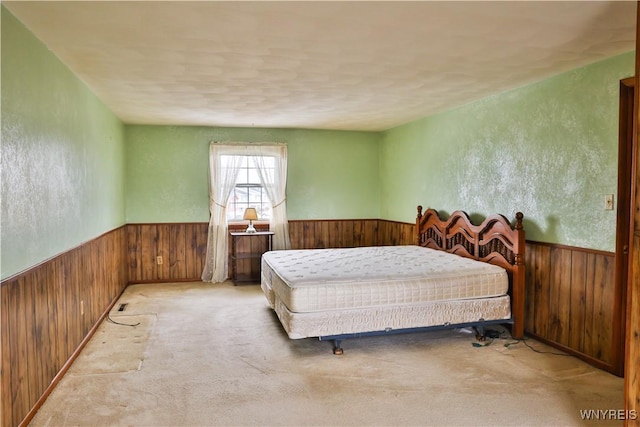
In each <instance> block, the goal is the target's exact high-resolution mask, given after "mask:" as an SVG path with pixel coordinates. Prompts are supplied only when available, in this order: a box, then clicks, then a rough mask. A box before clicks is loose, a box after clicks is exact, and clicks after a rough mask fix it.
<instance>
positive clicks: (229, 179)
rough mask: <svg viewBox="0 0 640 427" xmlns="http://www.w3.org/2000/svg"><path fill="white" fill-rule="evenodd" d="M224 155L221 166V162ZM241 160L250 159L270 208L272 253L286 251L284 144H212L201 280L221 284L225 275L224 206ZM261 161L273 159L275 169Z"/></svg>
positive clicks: (226, 246) (226, 249)
mask: <svg viewBox="0 0 640 427" xmlns="http://www.w3.org/2000/svg"><path fill="white" fill-rule="evenodd" d="M223 155H224V159H225V162H224V163H223V162H222V156H223ZM243 156H252V157H253V158H254V161H255V165H256V168H257V169H258V174H259V177H260V181H261V184H262V185H263V186H264V188H265V191H266V192H267V196H268V197H269V201H270V202H271V205H272V218H271V222H270V229H271V231H273V232H274V233H275V234H274V235H273V240H272V244H273V249H290V248H291V240H290V239H289V220H288V219H287V205H286V197H285V194H286V188H287V146H286V145H284V144H261V143H252V144H246V143H244V144H242V143H225V144H223V143H219V142H212V143H211V145H210V148H209V173H210V178H209V210H210V213H211V218H210V220H209V234H208V237H207V255H206V259H205V267H204V271H203V272H202V280H203V281H205V282H213V283H218V282H223V281H225V280H226V279H227V277H228V274H229V271H228V254H229V248H228V243H229V239H228V232H229V229H228V227H227V202H228V201H229V196H230V194H231V191H232V190H233V188H234V186H235V183H236V179H237V177H238V172H239V170H240V164H241V162H242V159H243ZM265 157H273V158H274V159H275V168H270V167H268V165H267V164H266V162H265Z"/></svg>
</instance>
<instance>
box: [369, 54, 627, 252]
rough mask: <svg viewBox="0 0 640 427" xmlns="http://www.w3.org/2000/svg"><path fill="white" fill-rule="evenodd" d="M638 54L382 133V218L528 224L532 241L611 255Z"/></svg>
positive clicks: (557, 77) (606, 61) (529, 237)
mask: <svg viewBox="0 0 640 427" xmlns="http://www.w3.org/2000/svg"><path fill="white" fill-rule="evenodd" d="M634 61H635V56H634V53H633V52H630V53H627V54H624V55H620V56H617V57H614V58H611V59H608V60H605V61H602V62H598V63H595V64H592V65H590V66H587V67H584V68H580V69H576V70H573V71H570V72H567V73H564V74H561V75H558V76H556V77H553V78H550V79H547V80H544V81H541V82H538V83H535V84H532V85H529V86H526V87H523V88H519V89H516V90H512V91H509V92H506V93H502V94H498V95H494V96H491V97H488V98H485V99H482V100H480V101H478V102H475V103H472V104H470V105H466V106H463V107H460V108H457V109H454V110H452V111H448V112H445V113H441V114H438V115H434V116H431V117H427V118H424V119H421V120H418V121H414V122H411V123H409V124H406V125H404V126H400V127H397V128H394V129H391V130H388V131H386V132H384V134H383V136H382V141H381V145H380V182H381V198H380V199H381V201H382V202H381V208H380V212H381V216H382V218H386V219H392V220H400V221H408V222H412V221H414V220H415V207H416V205H418V204H422V205H423V206H425V207H433V208H436V209H438V210H442V211H444V212H445V213H450V212H452V211H453V210H456V209H464V210H466V211H467V212H468V213H469V214H472V216H474V217H475V218H476V219H481V218H483V217H485V216H486V215H488V214H491V213H494V212H500V213H504V214H505V215H509V216H510V217H511V218H513V215H514V214H515V212H517V211H522V212H523V213H524V215H525V219H526V223H525V227H526V232H527V238H528V239H531V240H537V241H545V242H550V243H561V244H566V245H572V246H578V247H584V248H592V249H601V250H607V251H614V249H615V215H616V213H615V211H606V210H604V195H605V194H607V193H611V194H616V192H617V153H618V108H619V104H618V103H619V81H620V79H622V78H626V77H629V76H632V75H633V72H634Z"/></svg>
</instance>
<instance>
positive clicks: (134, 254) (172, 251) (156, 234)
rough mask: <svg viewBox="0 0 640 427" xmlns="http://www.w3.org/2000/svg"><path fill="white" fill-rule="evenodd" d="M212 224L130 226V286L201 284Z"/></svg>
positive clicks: (128, 226)
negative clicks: (189, 282)
mask: <svg viewBox="0 0 640 427" xmlns="http://www.w3.org/2000/svg"><path fill="white" fill-rule="evenodd" d="M208 229H209V224H208V223H206V222H193V223H161V224H128V225H127V241H128V247H129V249H128V266H129V283H152V282H180V281H194V280H200V278H201V277H202V270H203V269H204V260H205V256H206V254H207V233H208Z"/></svg>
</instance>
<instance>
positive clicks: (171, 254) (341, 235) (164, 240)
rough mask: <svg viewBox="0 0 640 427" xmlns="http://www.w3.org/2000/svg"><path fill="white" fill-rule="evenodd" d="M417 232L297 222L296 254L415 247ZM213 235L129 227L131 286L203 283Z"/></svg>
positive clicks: (170, 227) (186, 226) (384, 224)
mask: <svg viewBox="0 0 640 427" xmlns="http://www.w3.org/2000/svg"><path fill="white" fill-rule="evenodd" d="M243 228H246V225H244V226H236V227H230V229H234V230H242V229H243ZM414 228H415V224H408V223H401V222H395V221H386V220H378V219H336V220H292V221H289V236H290V238H291V247H292V249H311V248H318V249H319V248H349V247H355V246H375V245H399V244H412V243H414V242H415V235H414ZM256 229H257V230H259V231H261V230H262V231H263V230H267V229H268V225H261V224H256ZM207 232H208V224H207V223H161V224H128V225H127V241H128V258H127V259H128V272H129V282H130V283H153V282H167V281H174V282H175V281H193V280H200V277H201V276H202V270H203V268H204V262H205V256H206V253H207ZM158 257H162V259H161V261H160V260H159V259H158ZM159 262H161V263H159ZM229 271H231V269H230V270H229Z"/></svg>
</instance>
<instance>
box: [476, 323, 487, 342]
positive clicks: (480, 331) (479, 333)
mask: <svg viewBox="0 0 640 427" xmlns="http://www.w3.org/2000/svg"><path fill="white" fill-rule="evenodd" d="M474 329H475V330H476V339H477V340H478V341H486V339H487V337H486V336H485V334H484V326H475V327H474Z"/></svg>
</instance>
